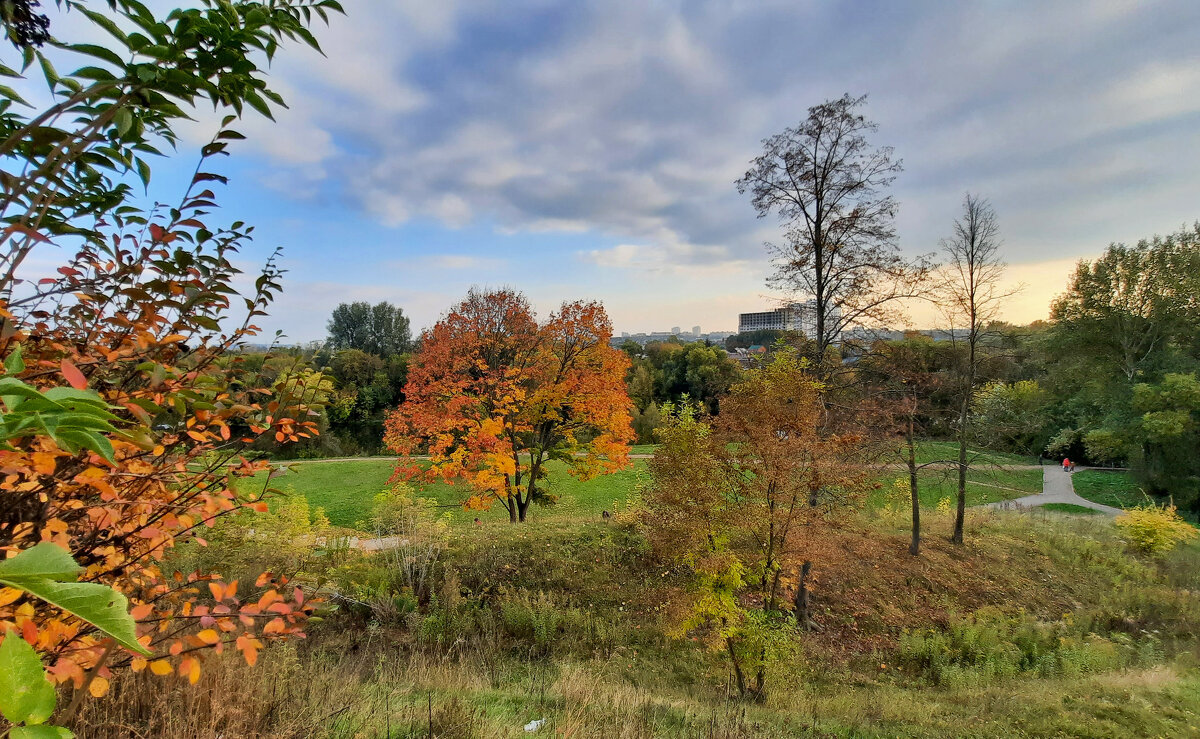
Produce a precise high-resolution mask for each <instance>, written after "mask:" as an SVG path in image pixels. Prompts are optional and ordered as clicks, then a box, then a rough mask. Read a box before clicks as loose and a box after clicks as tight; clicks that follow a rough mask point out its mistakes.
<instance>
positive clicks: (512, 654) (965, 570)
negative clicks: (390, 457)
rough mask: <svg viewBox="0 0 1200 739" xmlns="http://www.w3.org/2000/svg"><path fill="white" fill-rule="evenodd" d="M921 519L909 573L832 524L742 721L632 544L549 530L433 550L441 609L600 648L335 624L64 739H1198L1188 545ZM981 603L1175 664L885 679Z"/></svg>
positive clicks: (1044, 524) (1105, 526) (1046, 526)
mask: <svg viewBox="0 0 1200 739" xmlns="http://www.w3.org/2000/svg"><path fill="white" fill-rule="evenodd" d="M925 523H926V527H927V528H926V533H927V535H926V538H925V542H924V548H923V551H922V554H921V556H920V557H917V558H914V557H911V556H910V555H909V554H908V553H907V544H908V533H907V530H906V528H905V521H904V519H903V517H902V516H896V517H888V516H886V515H884V516H875V517H873V518H871V519H870V520H863V521H857V522H852V523H850V524H847V525H846V526H845V527H844V528H843V529H841V530H840V531H837V532H835V533H834V534H832V535H831V536H829V537H827V539H825V540H823V541H822V542H821V544H820V546H819V547H815V548H814V553H816V554H818V555H819V559H818V563H817V568H818V569H817V573H818V580H817V582H816V600H815V604H814V605H815V607H816V608H817V614H818V619H819V620H820V622H821V623H822V625H823V626H824V627H825V628H824V631H821V632H819V633H808V634H803V635H799V636H798V639H799V644H800V649H801V652H802V654H803V657H802V658H801V659H799V660H797V661H796V662H795V663H793V664H787V665H780V666H778V667H777V669H776V671H775V673H774V674H773V677H772V682H771V684H770V686H769V687H770V698H769V700H768V702H767V704H766V705H764V706H750V705H746V704H743V703H739V702H737V701H734V700H731V699H730V698H729V691H728V689H727V668H726V667H725V665H724V663H723V661H722V658H721V656H720V655H717V654H713V653H710V652H706V651H704V650H703V649H702V648H701V647H699V646H698V645H696V644H693V643H691V642H688V641H674V640H671V639H668V638H667V637H665V635H664V634H663V626H664V625H665V623H666V622H667V621H669V620H670V615H669V614H670V613H671V612H672V608H673V603H674V602H675V601H678V600H679V599H680V598H681V597H682V596H683V594H684V593H685V589H684V587H683V583H682V581H681V580H679V579H677V578H676V575H675V574H674V572H672V571H671V570H670V569H669V568H664V567H662V566H660V565H656V564H655V563H654V561H653V558H652V557H650V556H649V555H648V554H647V553H646V552H645V550H644V549H643V548H639V546H638V537H637V536H636V535H633V534H631V533H629V532H627V531H625V530H622V529H620V528H619V527H617V526H611V527H606V526H603V525H599V524H590V525H575V526H573V527H572V526H566V525H565V524H564V525H563V526H547V527H545V528H534V527H526V528H513V529H506V530H503V531H500V530H497V531H495V532H492V531H489V532H487V533H488V536H487V537H486V538H477V537H474V536H473V534H474V532H473V531H471V532H468V533H466V534H462V536H461V537H460V538H456V539H454V540H453V542H452V549H454V550H455V551H453V552H452V558H451V562H452V564H453V566H454V568H455V569H456V572H457V575H456V577H461V588H462V593H463V595H462V596H461V598H462V599H463V602H464V603H468V604H469V603H471V602H475V601H477V602H478V603H479V604H480V605H479V607H480V608H482V609H483V610H484V612H487V613H493V614H495V613H496V612H497V609H498V607H499V605H498V604H502V603H504V602H508V601H506V599H509V598H512V597H518V596H520V597H524V596H521V594H522V593H524V594H536V593H545V594H549V595H552V596H553V597H552V598H547V599H545V600H546V602H552V603H554V604H559V605H555V606H554V607H556V608H559V607H561V608H562V609H564V613H565V612H566V610H567V609H571V610H573V611H575V612H583V613H584V614H585V615H587V616H588V617H594V618H596V619H597V620H600V621H603V622H604V623H606V624H611V625H612V627H611V631H609V632H607V633H608V634H609V636H610V637H611V638H612V639H614V640H615V643H614V644H613V645H611V648H605V649H602V650H601V649H596V650H593V649H591V648H589V647H587V646H586V645H581V644H575V643H565V644H564V643H559V644H556V645H555V646H554V647H553V648H552V649H546V650H541V651H535V650H534V649H533V647H532V646H531V645H529V644H527V643H525V642H524V641H522V640H521V639H520V638H518V637H514V636H513V634H512V633H511V632H510V633H505V632H503V630H502V629H503V627H502V625H500V626H495V625H493V626H492V627H491V628H493V629H501V630H500V631H495V630H493V631H482V632H479V633H475V634H469V635H468V638H465V639H464V638H456V639H455V640H454V641H453V644H452V645H450V646H445V645H441V646H438V645H432V644H429V643H423V642H420V641H419V640H417V639H416V637H415V636H414V633H413V630H412V626H411V625H409V626H402V625H395V626H392V625H388V624H379V623H375V622H367V621H355V620H353V619H350V618H348V617H346V616H345V615H343V616H338V617H335V618H334V619H331V620H330V621H329V622H327V624H326V625H324V626H322V627H321V628H318V629H316V630H315V631H314V633H313V634H312V636H311V638H310V639H309V640H308V642H307V643H302V644H299V645H293V646H284V647H277V648H271V649H268V650H265V651H264V652H263V653H262V656H261V658H260V663H259V665H258V666H257V667H256V668H253V669H251V668H248V667H246V666H245V665H244V664H242V663H241V662H240V659H239V658H238V657H237V656H236V655H225V656H222V657H218V658H216V659H213V660H210V661H209V662H208V663H207V664H206V669H205V672H204V674H203V676H202V678H201V680H200V682H199V683H198V684H197V685H194V686H192V685H188V684H187V683H186V681H180V680H177V679H176V678H173V677H172V678H157V677H153V676H150V675H147V674H142V675H124V676H122V677H121V678H119V679H117V680H115V681H114V684H113V689H112V694H111V695H110V696H109V697H107V698H104V699H102V700H96V701H89V702H86V703H85V706H86V709H85V710H84V712H83V713H82V714H81V716H80V717H79V720H78V722H77V723H76V726H75V727H74V728H75V729H76V732H77V735H78V736H81V737H89V738H90V737H99V738H100V739H109V738H110V737H111V738H113V739H115V738H116V737H156V738H157V737H161V738H162V739H183V738H184V737H187V738H188V739H193V738H194V739H216V738H217V737H222V738H225V739H229V738H232V737H270V738H280V739H284V738H292V737H295V738H297V739H299V738H300V737H336V738H346V739H349V738H350V737H364V738H365V737H428V736H429V735H430V732H431V727H432V734H433V736H438V737H473V738H480V739H485V738H492V737H496V738H499V737H518V736H531V734H526V733H525V732H524V731H523V730H522V728H521V727H522V726H524V725H525V724H526V723H527V722H529V721H531V720H534V719H544V720H545V721H546V723H545V725H544V727H543V729H542V730H541V732H539V734H537V735H545V736H559V737H617V738H629V739H641V738H643V737H646V738H648V737H679V738H680V739H682V738H683V737H689V738H691V737H700V738H707V739H718V738H720V739H743V738H745V739H748V738H749V737H768V738H770V737H804V736H813V737H829V736H838V737H894V736H914V737H916V736H921V737H925V736H928V737H942V736H945V737H952V736H953V737H958V736H970V737H1002V736H1081V737H1082V736H1087V737H1092V736H1095V737H1114V738H1115V737H1121V736H1134V735H1147V736H1164V737H1173V736H1180V737H1183V736H1196V735H1200V729H1198V728H1196V727H1200V717H1198V713H1200V672H1198V671H1197V669H1196V668H1195V665H1196V664H1197V657H1196V655H1195V654H1194V650H1195V642H1194V641H1189V640H1190V639H1191V638H1192V637H1191V635H1189V634H1182V633H1178V634H1175V636H1176V637H1177V638H1178V639H1179V640H1180V641H1179V643H1178V644H1177V645H1176V647H1178V648H1175V647H1171V645H1170V644H1169V643H1168V642H1169V640H1168V638H1167V637H1168V635H1169V633H1170V632H1173V631H1174V632H1180V631H1187V630H1195V628H1196V627H1197V625H1198V624H1200V606H1198V605H1197V602H1196V601H1197V599H1198V597H1200V596H1197V592H1196V589H1197V585H1200V577H1198V576H1197V575H1196V572H1197V570H1198V568H1197V564H1198V563H1200V549H1197V548H1196V547H1189V548H1184V549H1182V550H1181V551H1179V552H1176V553H1173V554H1172V557H1171V558H1169V559H1168V560H1167V561H1165V562H1162V563H1156V562H1154V561H1151V560H1147V559H1143V558H1140V557H1138V556H1134V555H1130V554H1128V553H1126V552H1125V551H1124V549H1123V548H1122V546H1121V543H1120V541H1119V540H1118V538H1117V536H1116V534H1115V533H1114V531H1113V529H1112V527H1111V525H1110V524H1109V523H1108V522H1107V520H1105V521H1096V520H1091V519H1080V518H1073V517H1072V518H1067V517H1062V516H1053V515H1036V514H1035V515H1030V514H1016V513H1010V512H993V511H972V512H971V514H970V516H969V520H968V528H967V544H966V546H965V547H961V548H960V547H955V546H953V545H951V544H950V543H949V542H948V541H947V538H946V537H947V536H948V535H949V533H950V521H949V520H948V519H946V518H944V517H939V516H938V514H936V513H929V514H927V516H926V521H925ZM456 587H457V586H456ZM445 597H449V596H448V595H445V594H444V595H443V598H445ZM472 599H475V601H473V600H472ZM985 606H991V607H995V608H999V609H1001V610H1003V611H1005V612H1013V613H1015V612H1017V611H1019V610H1021V609H1023V610H1024V611H1025V612H1027V613H1029V614H1032V615H1033V616H1035V617H1040V618H1046V619H1056V618H1060V617H1062V615H1063V614H1064V613H1072V614H1080V618H1083V617H1084V614H1087V613H1093V614H1096V613H1099V614H1102V616H1103V618H1108V619H1109V620H1108V621H1103V620H1097V621H1096V623H1098V624H1101V625H1109V626H1113V627H1114V628H1121V629H1127V630H1128V633H1149V632H1150V631H1158V632H1160V634H1159V637H1160V638H1161V641H1162V643H1163V645H1164V647H1163V648H1164V650H1166V649H1168V648H1171V650H1172V651H1165V654H1167V655H1171V654H1172V653H1173V654H1174V655H1175V656H1173V657H1171V656H1168V657H1167V658H1166V659H1167V662H1166V664H1165V666H1157V667H1153V668H1151V669H1136V670H1128V671H1123V672H1116V673H1109V674H1099V675H1089V676H1084V677H1075V678H1025V677H1023V678H1014V679H1008V680H1003V681H996V682H992V683H981V684H979V685H976V686H974V687H955V688H949V687H931V686H930V685H929V684H927V683H926V682H924V681H923V680H922V679H921V677H920V676H919V675H918V674H915V673H913V672H906V671H905V670H902V669H901V670H898V669H896V665H895V664H893V660H892V656H893V654H892V650H893V649H894V648H895V646H896V643H897V641H898V639H899V636H900V634H901V633H902V631H903V630H904V629H906V628H912V629H924V628H939V627H940V626H942V625H944V624H945V623H946V622H947V621H948V620H950V619H952V618H954V617H955V616H961V615H966V614H970V613H971V612H973V611H974V610H976V609H979V608H983V607H985ZM1106 609H1107V610H1106ZM1110 611H1111V613H1110ZM1104 614H1107V615H1104ZM491 618H492V620H491V621H489V623H492V624H496V623H498V622H497V621H496V618H498V617H496V616H492V617H491ZM1089 618H1096V619H1101V616H1090V617H1089ZM560 638H561V639H563V640H566V641H570V639H573V638H575V637H573V636H571V635H570V632H569V633H567V634H565V635H560ZM581 647H582V648H581ZM537 735H532V736H537Z"/></svg>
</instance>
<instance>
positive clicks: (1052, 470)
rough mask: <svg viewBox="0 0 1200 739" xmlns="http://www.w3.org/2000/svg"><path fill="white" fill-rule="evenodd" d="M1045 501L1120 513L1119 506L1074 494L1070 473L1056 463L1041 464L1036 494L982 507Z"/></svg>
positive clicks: (1008, 507)
mask: <svg viewBox="0 0 1200 739" xmlns="http://www.w3.org/2000/svg"><path fill="white" fill-rule="evenodd" d="M1079 469H1083V468H1082V467H1081V468H1079ZM1047 503H1070V504H1071V505H1077V506H1082V507H1084V508H1091V509H1092V510H1094V511H1100V512H1101V513H1106V514H1108V515H1110V516H1115V515H1117V514H1118V513H1121V509H1120V508H1113V507H1112V506H1107V505H1101V504H1100V503H1093V502H1092V501H1090V500H1087V499H1085V498H1080V497H1079V496H1078V495H1076V494H1075V485H1074V484H1072V482H1071V475H1070V474H1068V473H1066V472H1063V470H1062V466H1060V465H1056V464H1046V465H1042V492H1041V493H1039V494H1038V495H1026V496H1025V497H1024V498H1014V499H1013V500H1002V501H999V502H997V503H988V504H987V505H986V506H984V507H986V508H1002V509H1006V510H1011V509H1016V510H1020V509H1022V508H1033V507H1035V506H1043V505H1046V504H1047Z"/></svg>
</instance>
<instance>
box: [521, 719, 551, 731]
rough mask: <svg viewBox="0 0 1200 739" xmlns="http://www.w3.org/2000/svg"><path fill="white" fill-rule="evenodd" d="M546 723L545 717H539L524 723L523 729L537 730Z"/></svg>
mask: <svg viewBox="0 0 1200 739" xmlns="http://www.w3.org/2000/svg"><path fill="white" fill-rule="evenodd" d="M545 723H546V719H544V718H539V719H535V720H533V721H530V722H529V723H527V724H525V731H537V730H538V729H540V728H542V726H543V725H544V724H545Z"/></svg>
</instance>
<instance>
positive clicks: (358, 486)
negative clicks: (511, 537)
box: [246, 459, 646, 529]
mask: <svg viewBox="0 0 1200 739" xmlns="http://www.w3.org/2000/svg"><path fill="white" fill-rule="evenodd" d="M287 467H288V471H287V472H286V473H285V474H284V475H282V476H280V477H278V478H275V480H274V482H273V484H274V486H275V487H276V488H278V489H279V490H281V491H284V492H287V493H297V494H300V495H303V496H304V497H305V498H306V499H307V500H308V503H309V505H310V506H312V507H313V508H318V507H319V508H322V509H324V511H325V515H326V516H328V517H329V522H330V523H332V524H333V525H335V526H342V527H345V528H358V529H362V528H364V526H365V525H366V522H367V521H368V519H369V518H370V515H371V506H372V504H373V502H374V500H375V496H376V495H378V494H379V493H380V492H382V491H383V490H384V489H385V488H386V487H387V482H388V478H390V477H391V474H392V471H393V470H394V469H395V463H394V462H392V461H390V460H373V459H362V460H347V461H337V462H292V463H289V464H288V465H287ZM645 469H646V460H644V459H635V460H633V465H632V467H631V468H629V469H626V470H624V471H621V472H617V473H615V474H612V475H601V476H599V477H596V478H593V479H591V480H588V481H586V482H581V481H580V480H577V479H575V478H574V477H572V476H571V475H570V474H568V473H567V471H566V467H565V465H563V464H562V463H561V462H551V463H550V464H549V470H550V473H549V478H548V480H547V487H548V489H549V491H550V492H551V493H552V494H554V495H557V496H559V500H558V502H557V503H556V504H554V505H551V506H538V505H536V504H535V505H534V506H532V507H531V508H530V511H529V516H530V518H533V519H542V518H549V519H552V520H562V519H581V518H582V519H599V517H600V513H601V512H602V511H605V510H607V511H610V512H611V511H612V510H613V506H614V505H615V504H616V503H618V502H622V501H624V500H625V499H626V497H627V496H628V494H629V493H630V492H631V491H632V490H633V489H634V488H635V486H636V485H637V482H638V477H639V475H641V476H644V475H645ZM262 483H263V478H262V477H261V476H260V477H258V478H255V482H254V483H246V484H248V485H250V484H258V485H262ZM410 484H411V485H412V486H413V487H414V488H416V490H417V494H418V495H419V496H421V497H425V498H430V499H432V500H434V501H436V503H437V504H438V505H439V506H442V510H443V511H444V514H445V516H446V517H447V519H448V520H449V521H450V523H451V524H452V525H466V524H470V523H472V522H473V521H474V519H475V518H479V519H480V521H481V522H482V523H485V524H486V523H491V522H507V521H508V512H507V511H506V510H505V509H504V507H503V506H501V505H500V504H499V503H495V504H493V505H492V507H491V509H490V510H486V511H469V512H468V511H464V510H462V508H461V507H460V506H459V503H461V501H462V500H463V499H464V498H465V497H467V496H468V495H469V494H470V491H469V489H468V487H467V486H466V485H465V484H462V483H459V484H454V485H450V484H447V483H442V482H437V483H426V482H412V483H410Z"/></svg>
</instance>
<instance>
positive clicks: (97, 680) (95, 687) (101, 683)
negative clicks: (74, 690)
mask: <svg viewBox="0 0 1200 739" xmlns="http://www.w3.org/2000/svg"><path fill="white" fill-rule="evenodd" d="M88 692H89V693H91V694H92V697H93V698H100V697H101V696H103V695H104V694H105V693H107V692H108V680H107V679H106V678H103V677H100V676H99V675H97V676H96V677H94V678H92V684H91V685H89V686H88Z"/></svg>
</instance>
